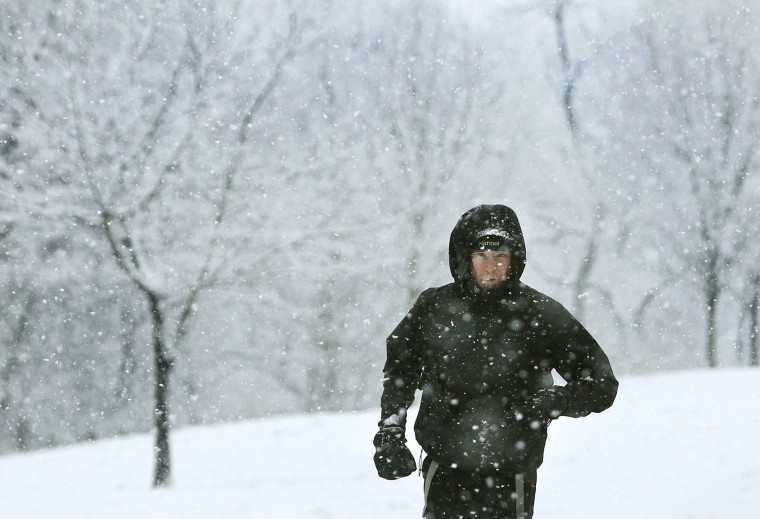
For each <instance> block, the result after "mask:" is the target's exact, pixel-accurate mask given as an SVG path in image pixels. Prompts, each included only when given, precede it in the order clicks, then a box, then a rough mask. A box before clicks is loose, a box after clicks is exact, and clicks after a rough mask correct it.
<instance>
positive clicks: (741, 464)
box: [0, 369, 760, 519]
mask: <svg viewBox="0 0 760 519" xmlns="http://www.w3.org/2000/svg"><path fill="white" fill-rule="evenodd" d="M376 420H377V413H376V412H375V411H369V412H364V413H356V414H345V415H323V416H299V417H288V418H276V419H268V420H261V421H257V422H249V423H243V424H233V425H223V426H210V427H199V428H194V429H184V430H179V431H175V433H174V436H173V441H174V444H173V445H174V453H173V459H174V484H173V486H172V487H171V488H170V489H167V490H160V491H156V490H151V489H150V488H149V485H148V483H149V481H150V472H151V454H150V450H151V440H150V438H149V437H148V436H141V437H133V438H124V439H117V440H110V441H103V442H99V443H97V444H95V445H81V446H75V447H68V448H62V449H57V450H53V451H47V452H35V453H31V454H26V455H14V456H6V457H3V458H0V510H1V512H0V516H2V517H3V518H33V519H45V518H55V519H64V518H76V519H84V518H97V519H104V518H124V519H135V518H153V517H155V518H164V519H171V518H182V519H191V518H215V517H224V518H226V519H232V518H247V519H255V518H271V519H280V518H282V519H290V518H293V519H312V518H315V519H316V518H330V519H358V518H362V519H370V518H378V519H380V518H383V519H390V518H393V519H406V518H410V519H411V518H417V517H419V516H420V511H421V507H422V497H421V494H422V491H421V489H422V480H421V479H420V478H419V477H418V476H417V475H413V476H411V477H409V478H406V479H404V480H400V481H395V482H388V481H384V480H381V479H379V478H378V477H377V476H376V475H375V473H374V468H373V465H372V460H371V458H372V446H371V439H372V435H373V433H374V430H375V422H376ZM413 449H417V447H416V446H413ZM416 452H419V450H418V449H417V451H416ZM758 489H760V370H749V369H744V370H725V371H709V372H708V371H694V372H681V373H669V374H660V375H649V376H640V377H627V378H626V377H624V378H623V379H622V380H621V386H620V393H619V397H618V401H617V402H616V404H615V406H614V407H613V408H612V409H611V410H609V411H608V412H606V413H604V414H602V415H595V416H592V417H588V418H585V419H582V420H573V419H569V418H565V419H562V420H560V421H558V422H555V423H554V424H553V425H552V426H551V430H550V438H549V444H548V449H547V453H546V462H545V464H544V466H543V467H542V468H541V470H540V471H539V490H538V497H537V506H536V515H535V517H536V518H537V519H571V518H573V519H576V518H581V517H582V518H583V519H612V518H614V519H626V518H636V519H641V518H644V519H659V518H661V519H685V518H695V519H707V518H726V517H760V491H758Z"/></svg>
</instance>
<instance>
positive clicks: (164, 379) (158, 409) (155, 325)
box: [145, 292, 173, 487]
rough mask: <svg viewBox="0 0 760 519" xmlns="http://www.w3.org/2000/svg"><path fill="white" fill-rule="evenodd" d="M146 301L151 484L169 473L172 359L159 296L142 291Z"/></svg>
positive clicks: (164, 481) (163, 483)
mask: <svg viewBox="0 0 760 519" xmlns="http://www.w3.org/2000/svg"><path fill="white" fill-rule="evenodd" d="M145 294H146V296H147V298H148V303H149V305H150V315H151V323H152V331H153V360H154V366H155V367H154V369H155V370H156V373H155V378H154V380H155V393H154V394H155V397H154V398H155V399H154V410H153V413H154V420H155V422H154V423H155V427H156V436H155V452H156V458H155V468H154V471H153V486H154V487H162V486H166V485H168V484H169V477H170V475H171V456H170V452H169V405H168V396H169V375H170V373H171V370H172V367H173V361H172V359H171V357H170V355H169V354H168V351H167V348H166V343H165V342H164V337H163V322H164V317H163V313H162V311H161V306H160V301H159V297H158V296H157V295H156V294H154V293H153V292H146V293H145Z"/></svg>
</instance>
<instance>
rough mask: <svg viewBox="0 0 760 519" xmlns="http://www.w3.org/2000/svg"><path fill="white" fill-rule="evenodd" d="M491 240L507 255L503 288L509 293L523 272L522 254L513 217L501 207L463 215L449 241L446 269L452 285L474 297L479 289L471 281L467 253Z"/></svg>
mask: <svg viewBox="0 0 760 519" xmlns="http://www.w3.org/2000/svg"><path fill="white" fill-rule="evenodd" d="M486 236H495V237H498V238H499V240H500V241H501V242H502V243H503V245H502V247H505V248H506V249H508V251H509V252H510V254H511V256H512V259H511V266H510V275H509V279H508V280H507V282H506V283H505V285H506V286H505V288H506V289H507V290H510V289H511V288H512V287H514V286H515V285H516V284H517V283H518V282H519V280H520V276H522V273H523V271H524V270H525V262H526V250H525V239H524V237H523V233H522V228H521V227H520V222H519V220H518V219H517V214H515V212H514V211H513V210H512V209H510V208H509V207H507V206H505V205H499V204H495V205H479V206H477V207H473V208H472V209H470V210H469V211H467V212H466V213H464V214H463V215H462V216H461V217H460V218H459V221H458V222H457V224H456V225H455V226H454V229H453V230H452V231H451V237H450V239H449V269H450V270H451V275H452V276H453V277H454V281H455V282H456V284H457V285H459V286H460V287H461V288H463V289H465V290H466V291H467V292H470V293H474V294H477V293H479V292H481V289H479V287H477V285H476V284H475V282H474V280H473V278H472V266H471V264H470V253H471V252H472V251H473V250H475V249H476V248H477V247H478V240H479V239H481V238H484V237H486Z"/></svg>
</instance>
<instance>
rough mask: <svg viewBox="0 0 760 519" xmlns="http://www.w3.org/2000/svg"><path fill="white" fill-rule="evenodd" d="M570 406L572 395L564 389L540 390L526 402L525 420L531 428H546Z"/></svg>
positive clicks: (557, 387) (548, 388)
mask: <svg viewBox="0 0 760 519" xmlns="http://www.w3.org/2000/svg"><path fill="white" fill-rule="evenodd" d="M569 405H570V394H569V392H568V390H567V389H565V388H564V387H562V386H554V387H547V388H544V389H539V390H538V391H536V393H535V394H534V395H533V396H532V397H530V398H529V399H528V400H527V401H526V402H525V410H524V412H523V414H524V419H525V420H526V421H527V423H528V424H529V425H530V426H531V427H537V426H538V425H539V424H543V425H544V426H546V425H548V424H549V422H551V421H552V420H555V419H557V418H559V417H560V416H561V415H562V413H564V412H565V410H566V409H567V407H568V406H569ZM536 422H539V424H537V423H536Z"/></svg>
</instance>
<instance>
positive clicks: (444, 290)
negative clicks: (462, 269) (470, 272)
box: [417, 283, 457, 302]
mask: <svg viewBox="0 0 760 519" xmlns="http://www.w3.org/2000/svg"><path fill="white" fill-rule="evenodd" d="M456 290H457V289H456V284H455V283H448V284H446V285H441V286H439V287H430V288H426V289H425V290H423V291H422V293H421V294H420V296H419V298H418V299H417V300H418V301H419V302H433V301H435V300H437V299H441V298H444V297H451V296H453V295H455V294H456Z"/></svg>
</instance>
